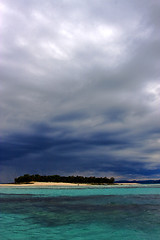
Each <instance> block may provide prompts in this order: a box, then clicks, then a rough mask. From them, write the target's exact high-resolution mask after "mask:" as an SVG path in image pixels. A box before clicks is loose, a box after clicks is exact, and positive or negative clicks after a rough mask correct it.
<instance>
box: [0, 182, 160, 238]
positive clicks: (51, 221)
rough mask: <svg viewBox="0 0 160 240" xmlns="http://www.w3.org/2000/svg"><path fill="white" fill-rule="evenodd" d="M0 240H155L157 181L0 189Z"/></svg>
mask: <svg viewBox="0 0 160 240" xmlns="http://www.w3.org/2000/svg"><path fill="white" fill-rule="evenodd" d="M0 239H4V240H7V239H8V240H17V239H21V240H22V239H24V240H29V239H36V240H38V239H40V240H41V239H43V240H49V239H53V240H64V239H70V240H72V239H74V240H81V239H85V240H95V239H96V240H97V239H98V240H120V239H122V240H123V239H124V240H159V239H160V185H150V186H149V185H145V186H143V185H142V186H139V187H98V188H96V187H89V188H87V187H79V188H73V187H69V188H67V187H65V188H63V187H60V188H55V187H47V188H46V187H41V188H39V187H38V188H37V187H34V186H31V187H27V188H26V187H25V188H23V187H10V188H5V187H0Z"/></svg>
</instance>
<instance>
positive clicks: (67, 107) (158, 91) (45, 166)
mask: <svg viewBox="0 0 160 240" xmlns="http://www.w3.org/2000/svg"><path fill="white" fill-rule="evenodd" d="M159 29H160V1H159V0H152V1H150V0H141V1H139V0H134V1H132V0H120V1H118V0H58V1H56V0H45V1H44V0H27V1H26V0H14V1H13V0H0V39H1V44H0V182H11V181H13V180H14V178H15V177H17V176H20V175H23V174H25V173H28V174H36V173H38V174H41V175H54V174H59V175H65V176H68V175H83V176H97V177H99V176H102V177H104V176H106V177H112V176H113V177H115V179H116V180H120V179H127V180H133V179H159V178H160V67H159V66H160V31H159Z"/></svg>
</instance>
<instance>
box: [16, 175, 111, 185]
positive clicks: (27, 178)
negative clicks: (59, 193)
mask: <svg viewBox="0 0 160 240" xmlns="http://www.w3.org/2000/svg"><path fill="white" fill-rule="evenodd" d="M14 182H15V184H29V183H34V182H40V183H43V182H45V183H70V184H96V185H100V184H114V178H113V177H111V178H107V177H94V176H91V177H84V176H67V177H66V176H60V175H48V176H46V175H44V176H41V175H39V174H35V175H30V174H24V175H23V176H19V177H17V178H15V179H14Z"/></svg>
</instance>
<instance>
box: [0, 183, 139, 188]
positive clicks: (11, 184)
mask: <svg viewBox="0 0 160 240" xmlns="http://www.w3.org/2000/svg"><path fill="white" fill-rule="evenodd" d="M123 185H131V186H132V185H133V186H136V185H140V184H139V183H114V184H89V183H88V184H86V183H64V182H30V183H20V184H18V183H4V184H2V183H0V187H30V186H35V187H41V186H42V187H43V186H46V187H47V186H55V187H59V186H62V187H76V186H77V187H81V186H123Z"/></svg>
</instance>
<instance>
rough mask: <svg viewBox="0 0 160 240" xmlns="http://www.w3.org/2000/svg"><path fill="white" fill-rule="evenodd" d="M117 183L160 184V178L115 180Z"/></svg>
mask: <svg viewBox="0 0 160 240" xmlns="http://www.w3.org/2000/svg"><path fill="white" fill-rule="evenodd" d="M115 183H140V184H156V183H157V184H158V183H160V179H158V180H153V179H150V180H133V181H127V180H121V181H115Z"/></svg>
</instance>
